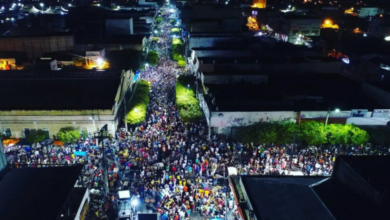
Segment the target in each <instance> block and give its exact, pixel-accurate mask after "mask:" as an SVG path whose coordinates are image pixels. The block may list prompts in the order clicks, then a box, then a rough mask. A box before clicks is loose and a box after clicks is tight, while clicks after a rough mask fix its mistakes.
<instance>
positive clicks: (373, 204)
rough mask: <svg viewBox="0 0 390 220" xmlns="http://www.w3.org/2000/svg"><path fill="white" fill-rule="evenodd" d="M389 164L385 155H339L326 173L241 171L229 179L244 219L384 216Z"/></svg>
mask: <svg viewBox="0 0 390 220" xmlns="http://www.w3.org/2000/svg"><path fill="white" fill-rule="evenodd" d="M379 167H380V168H379ZM389 167H390V160H389V157H385V156H365V157H360V156H340V157H337V159H336V163H335V167H334V171H333V173H332V176H330V177H322V176H321V177H313V176H306V177H303V176H267V175H264V176H246V175H244V176H230V177H229V183H230V187H231V189H232V191H233V192H234V195H235V202H236V204H237V206H238V212H239V213H240V215H241V217H242V219H254V220H266V219H291V220H311V219H323V220H330V219H339V220H349V219H371V218H372V219H380V220H385V219H389V218H390V211H389V209H388V208H387V207H388V206H389V205H390V197H389V195H388V194H387V193H386V192H387V191H388V189H389V185H388V183H389V180H390V176H389V174H388V171H390V170H389ZM281 201H283V202H284V203H285V204H284V205H281V203H280V202H281ZM287 204H288V205H287Z"/></svg>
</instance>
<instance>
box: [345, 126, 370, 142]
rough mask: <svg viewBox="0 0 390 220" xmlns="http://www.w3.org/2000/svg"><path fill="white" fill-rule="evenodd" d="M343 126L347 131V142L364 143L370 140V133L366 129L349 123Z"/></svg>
mask: <svg viewBox="0 0 390 220" xmlns="http://www.w3.org/2000/svg"><path fill="white" fill-rule="evenodd" d="M345 127H346V129H347V130H348V131H349V136H348V139H349V141H348V143H349V144H365V143H367V142H368V140H370V135H369V134H368V133H367V131H365V130H362V129H360V128H359V127H357V126H355V125H351V124H348V125H345Z"/></svg>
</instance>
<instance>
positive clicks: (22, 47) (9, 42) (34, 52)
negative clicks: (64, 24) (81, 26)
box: [0, 35, 74, 59]
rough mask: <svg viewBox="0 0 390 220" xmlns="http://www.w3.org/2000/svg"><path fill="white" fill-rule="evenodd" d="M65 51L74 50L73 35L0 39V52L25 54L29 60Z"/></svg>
mask: <svg viewBox="0 0 390 220" xmlns="http://www.w3.org/2000/svg"><path fill="white" fill-rule="evenodd" d="M66 50H74V37H73V35H58V36H31V37H6V38H0V51H17V52H25V53H27V55H28V57H29V58H30V59H36V58H40V57H41V55H42V54H44V53H47V52H56V51H66Z"/></svg>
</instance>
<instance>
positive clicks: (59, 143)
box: [53, 141, 64, 146]
mask: <svg viewBox="0 0 390 220" xmlns="http://www.w3.org/2000/svg"><path fill="white" fill-rule="evenodd" d="M53 145H56V146H64V142H62V141H54V143H53Z"/></svg>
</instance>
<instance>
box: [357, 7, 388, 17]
mask: <svg viewBox="0 0 390 220" xmlns="http://www.w3.org/2000/svg"><path fill="white" fill-rule="evenodd" d="M383 11H384V10H383V9H381V8H378V7H362V8H360V11H359V15H358V16H359V17H361V18H366V17H373V16H376V15H379V14H382V13H383Z"/></svg>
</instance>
